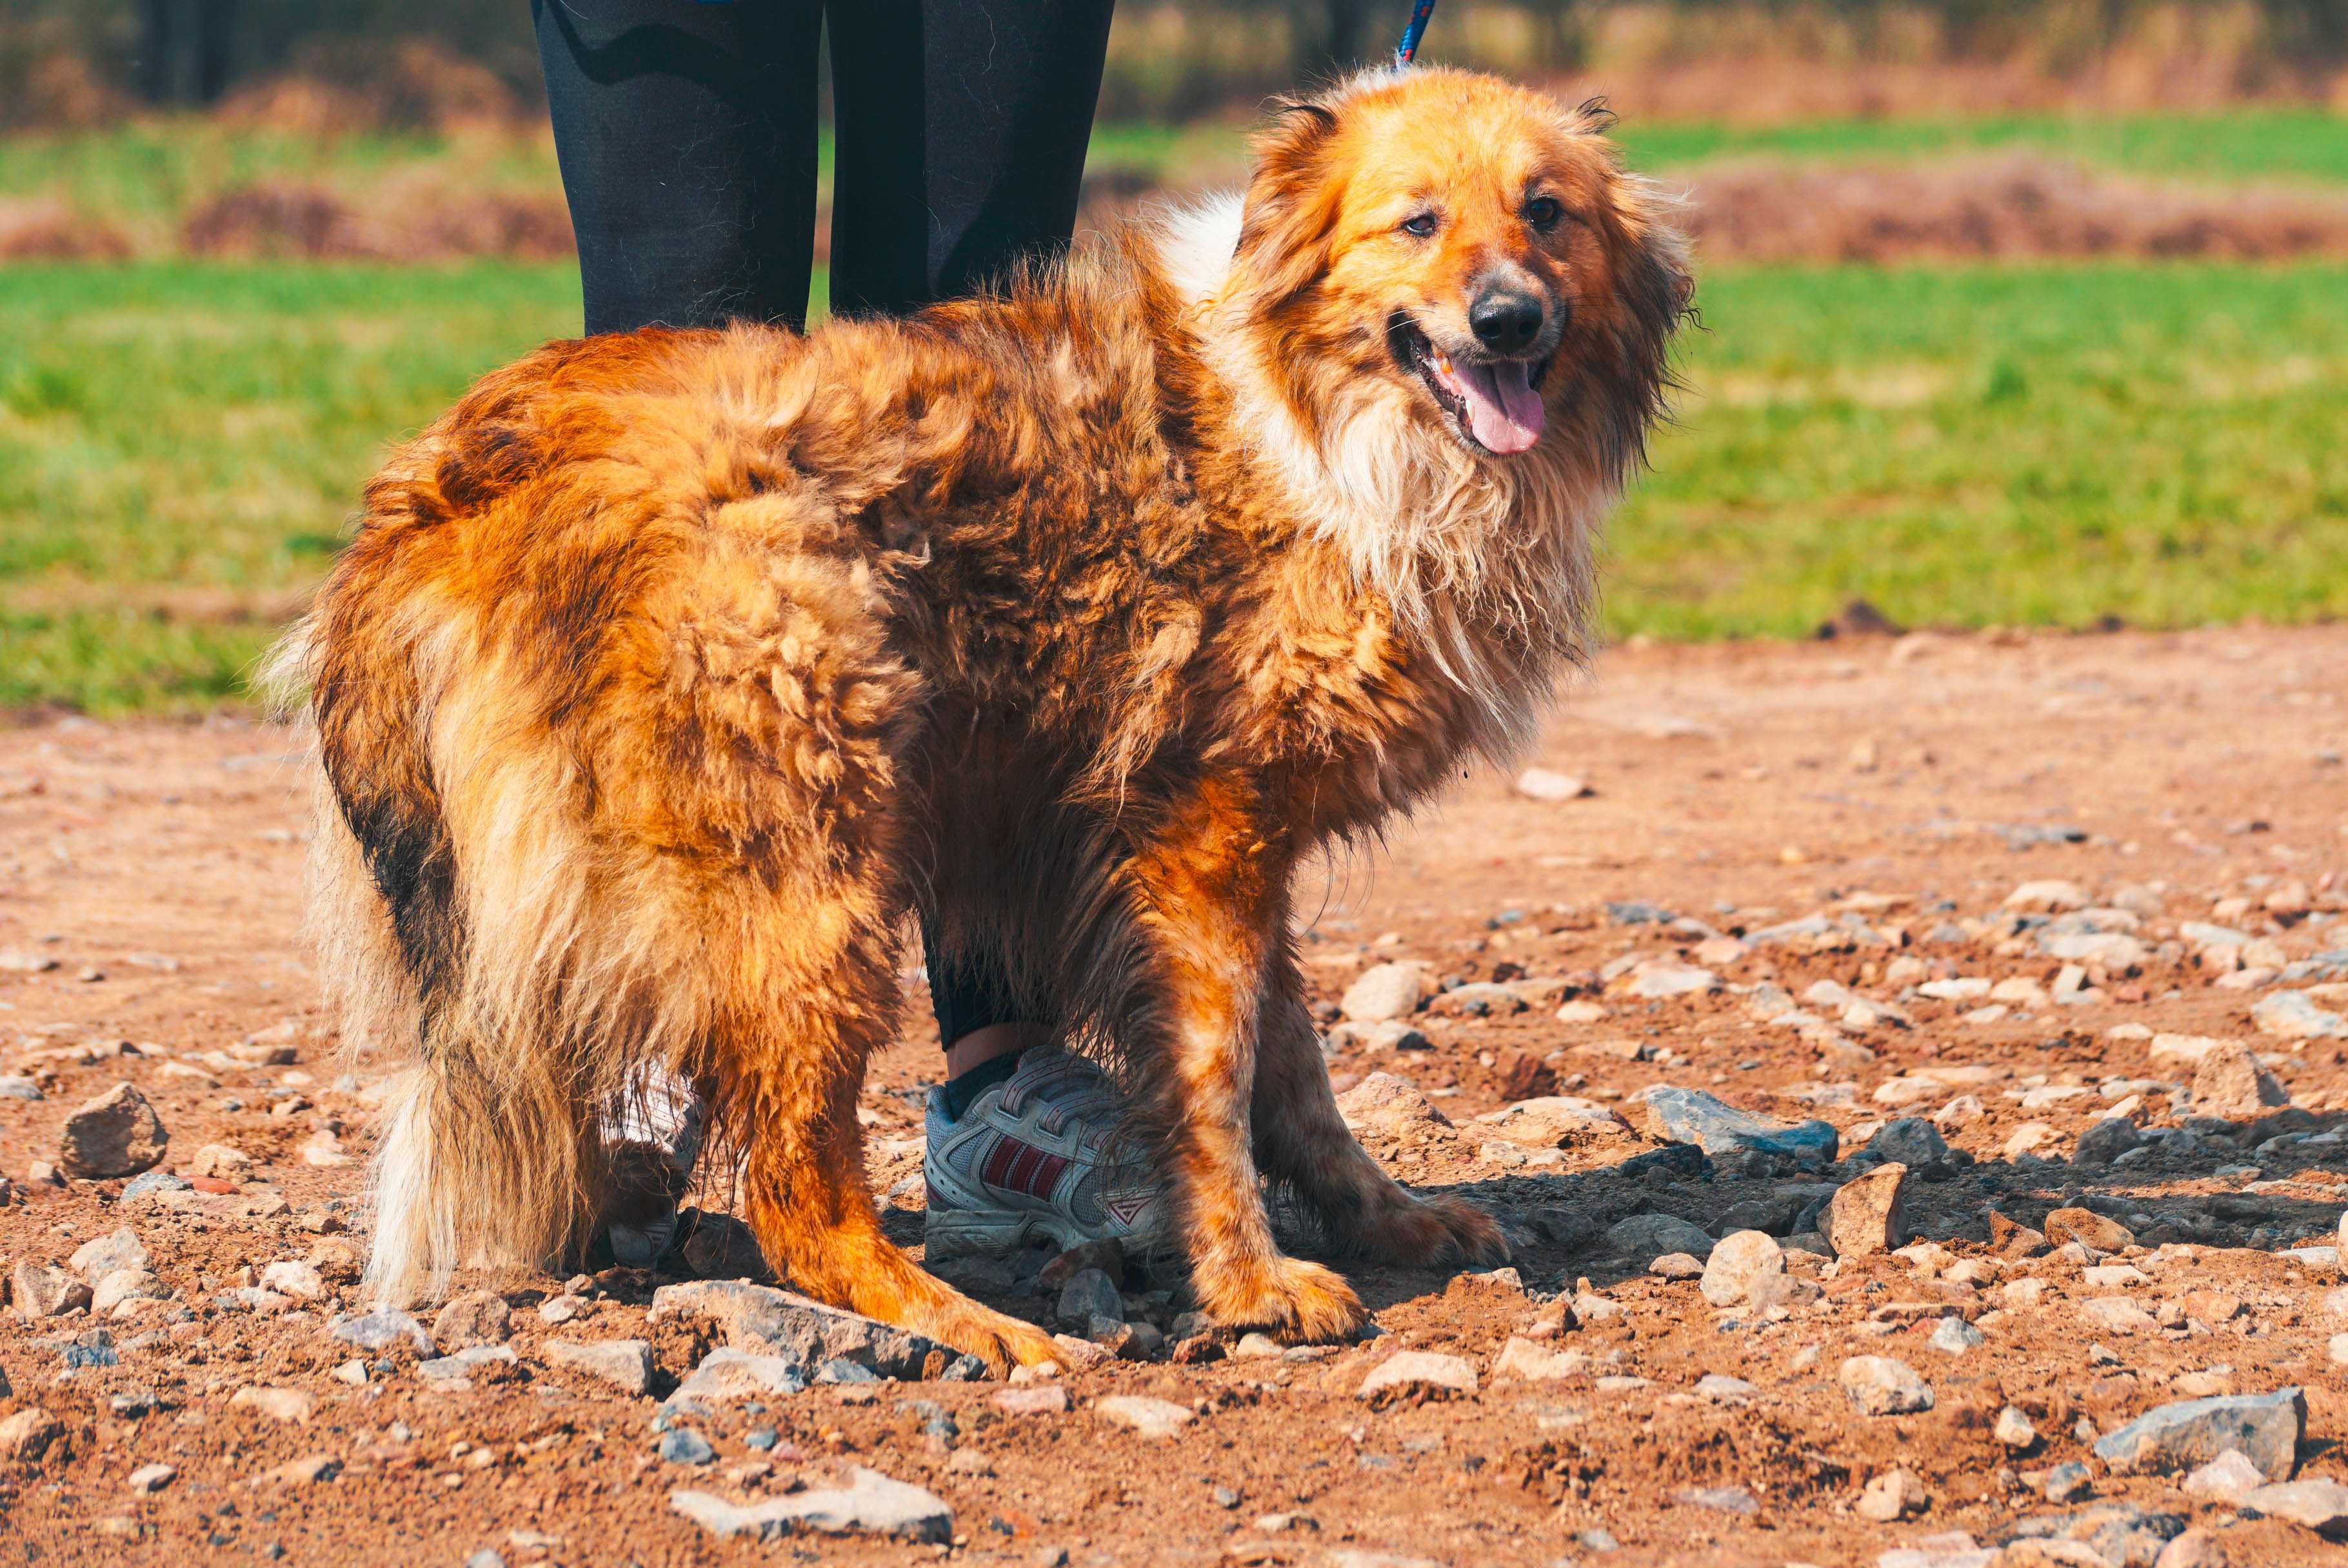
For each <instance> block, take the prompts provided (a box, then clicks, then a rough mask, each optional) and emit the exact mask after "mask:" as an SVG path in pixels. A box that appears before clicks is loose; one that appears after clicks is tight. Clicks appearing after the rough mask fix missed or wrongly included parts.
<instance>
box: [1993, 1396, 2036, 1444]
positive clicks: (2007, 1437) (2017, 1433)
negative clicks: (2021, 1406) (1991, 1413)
mask: <svg viewBox="0 0 2348 1568" xmlns="http://www.w3.org/2000/svg"><path fill="white" fill-rule="evenodd" d="M1989 1435H1990V1436H1991V1437H1993V1438H1995V1439H1997V1440H1998V1441H1999V1442H2001V1443H2003V1444H2004V1445H2005V1446H2006V1447H2007V1448H2009V1449H2013V1451H2014V1452H2016V1453H2020V1452H2022V1451H2023V1450H2024V1449H2028V1448H2030V1447H2031V1446H2032V1445H2034V1443H2036V1442H2037V1441H2038V1429H2037V1428H2036V1427H2034V1426H2032V1425H2031V1424H2030V1418H2029V1417H2028V1416H2025V1415H2024V1414H2023V1413H2022V1412H2021V1411H2020V1410H2018V1409H2016V1408H2013V1406H2012V1405H2008V1406H2007V1407H2006V1408H2004V1409H2003V1410H2000V1411H1999V1412H1998V1413H1997V1425H1995V1426H1993V1427H1992V1428H1991V1429H1990V1432H1989Z"/></svg>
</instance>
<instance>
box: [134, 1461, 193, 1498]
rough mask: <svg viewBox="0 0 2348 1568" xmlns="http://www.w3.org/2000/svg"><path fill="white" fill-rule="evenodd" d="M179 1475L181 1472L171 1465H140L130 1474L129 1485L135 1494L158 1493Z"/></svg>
mask: <svg viewBox="0 0 2348 1568" xmlns="http://www.w3.org/2000/svg"><path fill="white" fill-rule="evenodd" d="M179 1473H180V1472H179V1470H177V1469H176V1468H175V1467H173V1466H171V1465H167V1464H151V1465H140V1466H139V1468H138V1469H137V1470H132V1471H131V1472H130V1475H129V1481H128V1484H129V1488H130V1490H131V1491H135V1492H140V1493H152V1492H158V1491H162V1490H163V1489H164V1488H165V1487H167V1486H169V1485H170V1484H171V1482H172V1480H174V1479H176V1478H177V1477H178V1475H179Z"/></svg>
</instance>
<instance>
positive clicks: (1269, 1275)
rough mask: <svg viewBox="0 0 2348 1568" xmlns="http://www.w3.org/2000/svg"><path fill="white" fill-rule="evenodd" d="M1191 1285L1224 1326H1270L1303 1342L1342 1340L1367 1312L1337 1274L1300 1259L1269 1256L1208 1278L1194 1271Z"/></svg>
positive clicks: (1280, 1334)
mask: <svg viewBox="0 0 2348 1568" xmlns="http://www.w3.org/2000/svg"><path fill="white" fill-rule="evenodd" d="M1191 1285H1192V1288H1193V1289H1194V1290H1195V1291H1196V1292H1197V1293H1198V1295H1199V1299H1200V1304H1201V1305H1203V1306H1204V1307H1205V1308H1206V1310H1207V1314H1208V1315H1209V1316H1210V1317H1212V1318H1213V1319H1214V1320H1215V1321H1216V1322H1217V1323H1219V1324H1221V1325H1223V1326H1225V1327H1228V1328H1262V1329H1269V1330H1270V1331H1272V1333H1274V1334H1276V1335H1278V1336H1280V1337H1282V1338H1283V1339H1289V1340H1293V1341H1296V1342H1299V1343H1302V1344H1315V1343H1319V1342H1322V1341H1325V1340H1332V1339H1344V1338H1346V1337H1347V1336H1350V1335H1352V1334H1353V1332H1354V1330H1355V1329H1357V1328H1359V1327H1360V1326H1362V1323H1363V1321H1364V1320H1365V1318H1367V1317H1368V1316H1369V1314H1368V1312H1367V1311H1366V1310H1365V1308H1364V1307H1363V1305H1362V1298H1361V1297H1360V1296H1357V1295H1354V1287H1353V1286H1351V1285H1349V1284H1346V1283H1345V1281H1344V1278H1343V1277H1342V1276H1341V1275H1339V1274H1337V1273H1335V1272H1334V1270H1331V1269H1326V1268H1323V1267H1322V1266H1321V1265H1320V1264H1314V1263H1307V1262H1305V1261H1304V1260H1303V1258H1274V1259H1272V1261H1271V1262H1270V1263H1268V1264H1262V1265H1261V1266H1259V1267H1256V1268H1251V1269H1247V1270H1231V1271H1227V1272H1226V1273H1225V1274H1223V1276H1222V1277H1220V1278H1216V1279H1211V1280H1210V1279H1208V1278H1205V1277H1203V1276H1201V1275H1199V1274H1194V1275H1193V1276H1192V1280H1191Z"/></svg>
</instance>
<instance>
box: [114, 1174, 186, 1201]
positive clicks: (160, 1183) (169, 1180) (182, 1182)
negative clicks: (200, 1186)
mask: <svg viewBox="0 0 2348 1568" xmlns="http://www.w3.org/2000/svg"><path fill="white" fill-rule="evenodd" d="M192 1185H193V1183H192V1182H191V1181H188V1180H187V1179H186V1178H184V1177H180V1176H175V1175H173V1174H172V1173H171V1172H170V1171H141V1172H139V1174H138V1175H136V1176H133V1177H132V1178H131V1179H130V1180H129V1181H125V1182H124V1183H123V1184H122V1201H123V1202H126V1203H135V1202H138V1201H139V1199H141V1198H153V1197H159V1196H160V1195H161V1194H163V1193H166V1192H185V1191H188V1190H189V1188H190V1187H191V1186H192Z"/></svg>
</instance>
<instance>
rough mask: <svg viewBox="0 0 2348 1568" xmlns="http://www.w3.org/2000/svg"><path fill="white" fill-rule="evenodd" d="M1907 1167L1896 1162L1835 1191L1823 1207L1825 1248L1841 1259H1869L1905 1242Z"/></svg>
mask: <svg viewBox="0 0 2348 1568" xmlns="http://www.w3.org/2000/svg"><path fill="white" fill-rule="evenodd" d="M1907 1184H1908V1167H1906V1166H1905V1165H1901V1164H1900V1163H1898V1162H1896V1161H1894V1162H1892V1163H1890V1164H1886V1165H1879V1166H1877V1167H1876V1168H1875V1169H1874V1170H1872V1171H1869V1172H1868V1173H1867V1174H1866V1175H1864V1176H1860V1177H1857V1178H1854V1179H1853V1180H1851V1181H1846V1182H1844V1183H1843V1184H1842V1185H1841V1186H1839V1187H1838V1188H1836V1189H1835V1194H1834V1196H1833V1198H1831V1199H1830V1200H1828V1203H1827V1212H1826V1222H1825V1224H1824V1225H1823V1226H1822V1227H1821V1228H1822V1229H1823V1230H1824V1231H1825V1233H1826V1238H1827V1244H1828V1245H1829V1246H1831V1247H1833V1248H1834V1251H1835V1256H1837V1257H1841V1258H1850V1257H1872V1256H1874V1255H1876V1254H1877V1253H1888V1252H1890V1251H1892V1250H1894V1249H1895V1248H1898V1247H1900V1246H1904V1245H1905V1244H1906V1243H1907V1241H1908V1233H1909V1226H1908V1209H1907V1202H1906V1194H1907Z"/></svg>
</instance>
